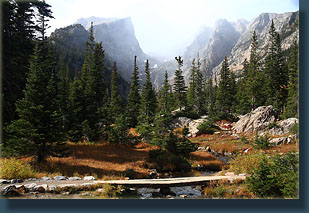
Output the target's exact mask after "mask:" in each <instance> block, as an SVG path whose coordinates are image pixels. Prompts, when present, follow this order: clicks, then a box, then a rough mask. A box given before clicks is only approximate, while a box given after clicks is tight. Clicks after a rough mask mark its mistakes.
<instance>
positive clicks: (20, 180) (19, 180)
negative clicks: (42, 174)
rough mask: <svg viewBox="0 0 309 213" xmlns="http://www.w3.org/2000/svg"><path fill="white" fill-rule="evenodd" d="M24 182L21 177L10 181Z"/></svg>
mask: <svg viewBox="0 0 309 213" xmlns="http://www.w3.org/2000/svg"><path fill="white" fill-rule="evenodd" d="M22 182H24V181H23V180H22V179H12V180H11V183H22Z"/></svg>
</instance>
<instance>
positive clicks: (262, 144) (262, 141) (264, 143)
mask: <svg viewBox="0 0 309 213" xmlns="http://www.w3.org/2000/svg"><path fill="white" fill-rule="evenodd" d="M253 147H254V148H255V149H268V148H269V147H270V143H269V138H268V136H258V135H256V136H255V139H254V142H253Z"/></svg>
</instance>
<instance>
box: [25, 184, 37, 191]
mask: <svg viewBox="0 0 309 213" xmlns="http://www.w3.org/2000/svg"><path fill="white" fill-rule="evenodd" d="M37 185H38V184H36V183H30V184H25V187H26V188H27V189H28V190H29V191H30V192H33V191H35V190H34V187H36V186H37Z"/></svg>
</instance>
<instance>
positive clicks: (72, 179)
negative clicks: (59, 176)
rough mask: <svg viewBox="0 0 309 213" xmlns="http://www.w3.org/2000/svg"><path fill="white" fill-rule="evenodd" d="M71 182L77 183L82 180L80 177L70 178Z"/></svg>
mask: <svg viewBox="0 0 309 213" xmlns="http://www.w3.org/2000/svg"><path fill="white" fill-rule="evenodd" d="M69 180H71V181H77V180H81V178H80V177H69Z"/></svg>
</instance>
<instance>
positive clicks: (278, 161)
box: [247, 152, 299, 198]
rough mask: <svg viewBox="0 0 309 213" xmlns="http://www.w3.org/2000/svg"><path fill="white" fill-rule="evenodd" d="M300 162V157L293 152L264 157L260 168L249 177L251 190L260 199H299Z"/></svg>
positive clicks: (248, 181)
mask: <svg viewBox="0 0 309 213" xmlns="http://www.w3.org/2000/svg"><path fill="white" fill-rule="evenodd" d="M298 162H299V156H298V155H297V154H295V153H293V152H289V153H288V154H286V155H282V156H281V155H276V156H273V157H271V158H266V157H263V158H262V160H261V162H260V163H259V166H258V167H257V168H256V169H254V170H253V171H252V172H251V176H250V177H247V183H248V188H249V190H251V191H252V192H253V193H255V194H256V195H258V196H260V197H289V198H297V197H298V191H299V185H298V184H299V183H298V167H299V163H298Z"/></svg>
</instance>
